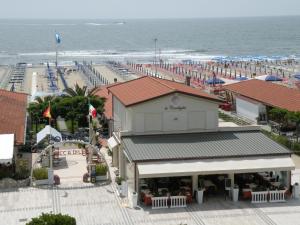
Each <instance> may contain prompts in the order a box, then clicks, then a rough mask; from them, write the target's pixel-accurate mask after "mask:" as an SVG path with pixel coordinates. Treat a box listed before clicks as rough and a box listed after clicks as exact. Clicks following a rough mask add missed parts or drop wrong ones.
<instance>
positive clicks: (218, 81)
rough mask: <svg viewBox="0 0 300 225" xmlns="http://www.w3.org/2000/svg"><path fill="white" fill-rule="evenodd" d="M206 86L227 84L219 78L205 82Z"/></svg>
mask: <svg viewBox="0 0 300 225" xmlns="http://www.w3.org/2000/svg"><path fill="white" fill-rule="evenodd" d="M205 83H206V84H225V81H223V80H221V79H219V78H210V79H208V80H206V81H205Z"/></svg>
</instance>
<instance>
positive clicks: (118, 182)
mask: <svg viewBox="0 0 300 225" xmlns="http://www.w3.org/2000/svg"><path fill="white" fill-rule="evenodd" d="M123 181H124V178H123V177H116V186H117V192H118V195H121V194H122V182H123Z"/></svg>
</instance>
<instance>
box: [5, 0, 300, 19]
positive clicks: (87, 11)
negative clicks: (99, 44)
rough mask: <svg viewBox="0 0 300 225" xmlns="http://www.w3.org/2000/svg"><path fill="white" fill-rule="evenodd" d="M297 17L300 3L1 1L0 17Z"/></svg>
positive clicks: (268, 0) (285, 0)
mask: <svg viewBox="0 0 300 225" xmlns="http://www.w3.org/2000/svg"><path fill="white" fill-rule="evenodd" d="M281 15H300V0H1V7H0V18H28V19H30V18H51V19H55V18H57V19H62V18H63V19H76V18H78V19H82V18H87V19H96V18H99V19H107V18H112V19H126V18H191V17H192V18H195V17H200V18H201V17H241V16H281Z"/></svg>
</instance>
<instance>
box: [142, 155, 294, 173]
mask: <svg viewBox="0 0 300 225" xmlns="http://www.w3.org/2000/svg"><path fill="white" fill-rule="evenodd" d="M137 167H138V171H139V178H151V177H172V176H173V177H174V176H188V175H193V174H199V175H208V174H226V173H254V172H264V171H289V170H293V169H295V165H294V163H293V161H292V159H291V158H290V157H289V156H282V157H263V158H258V157H255V158H230V159H210V160H180V161H163V162H162V161H161V162H151V163H150V162H145V163H138V165H137Z"/></svg>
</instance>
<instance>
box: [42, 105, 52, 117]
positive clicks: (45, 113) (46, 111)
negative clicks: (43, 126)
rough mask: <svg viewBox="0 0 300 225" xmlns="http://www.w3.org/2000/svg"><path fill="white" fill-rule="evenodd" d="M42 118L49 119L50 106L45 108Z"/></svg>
mask: <svg viewBox="0 0 300 225" xmlns="http://www.w3.org/2000/svg"><path fill="white" fill-rule="evenodd" d="M43 117H47V118H51V113H50V105H49V106H48V107H47V109H46V110H45V111H44V113H43Z"/></svg>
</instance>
